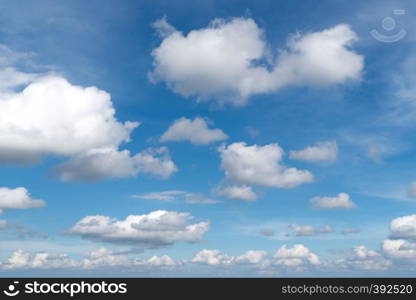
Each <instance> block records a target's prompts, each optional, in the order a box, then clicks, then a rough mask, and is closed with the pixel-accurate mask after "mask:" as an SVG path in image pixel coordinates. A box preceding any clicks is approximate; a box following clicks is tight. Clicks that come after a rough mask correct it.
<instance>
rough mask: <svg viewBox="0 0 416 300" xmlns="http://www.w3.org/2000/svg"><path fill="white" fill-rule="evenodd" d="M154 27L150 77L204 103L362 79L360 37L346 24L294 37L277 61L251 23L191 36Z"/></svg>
mask: <svg viewBox="0 0 416 300" xmlns="http://www.w3.org/2000/svg"><path fill="white" fill-rule="evenodd" d="M155 27H156V29H157V30H158V31H159V33H160V34H161V36H162V38H163V40H162V42H161V44H160V46H159V47H157V48H155V49H154V50H153V52H152V56H153V59H154V61H153V64H154V70H153V72H152V73H151V74H150V78H151V79H152V80H154V81H164V82H166V84H167V85H168V86H169V87H170V88H171V89H172V90H173V91H175V92H176V93H179V94H181V95H183V96H186V97H188V96H196V97H198V99H200V100H207V99H210V98H217V99H218V100H220V101H222V102H227V101H228V102H231V103H232V104H234V105H243V104H245V103H246V102H247V99H248V97H250V96H251V95H253V94H259V93H267V92H272V91H276V90H278V89H280V88H282V87H285V86H288V85H312V86H316V85H318V86H325V85H331V84H339V83H343V82H345V81H347V80H350V79H359V78H360V76H361V73H362V69H363V65H364V63H363V56H361V55H358V54H356V53H355V52H354V51H352V50H351V49H350V46H351V45H352V43H353V42H354V41H355V40H357V36H356V34H355V33H354V32H353V31H352V30H351V28H350V27H349V26H348V25H344V24H341V25H337V26H335V27H332V28H329V29H327V30H323V31H321V32H315V33H307V34H304V35H300V34H298V35H296V36H293V37H292V38H291V39H290V42H289V43H288V45H287V47H286V50H281V51H279V55H278V56H277V58H276V59H275V60H274V61H272V60H271V59H270V56H269V55H268V54H269V53H270V51H269V49H267V41H265V39H264V33H263V31H262V30H261V29H260V28H259V27H258V26H257V24H256V23H255V22H254V21H253V20H252V19H244V18H234V19H231V20H229V21H225V20H223V19H215V20H213V21H212V22H211V24H210V25H209V26H208V27H206V28H202V29H198V30H192V31H191V32H189V33H188V34H187V35H184V34H183V33H182V32H180V31H177V30H176V29H175V28H174V27H173V26H171V25H170V24H168V23H167V22H166V20H164V19H162V20H159V21H157V22H156V23H155ZM259 61H265V63H259ZM266 65H268V66H266Z"/></svg>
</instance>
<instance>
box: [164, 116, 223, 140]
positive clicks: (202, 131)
mask: <svg viewBox="0 0 416 300" xmlns="http://www.w3.org/2000/svg"><path fill="white" fill-rule="evenodd" d="M227 138H228V136H227V135H226V134H225V133H224V132H223V131H222V130H221V129H217V128H215V129H211V128H208V124H207V122H206V121H205V120H204V119H202V118H195V119H194V120H191V119H187V118H180V119H178V120H176V121H175V122H173V124H172V125H171V126H170V127H169V128H168V129H167V130H166V132H165V133H164V134H163V135H162V136H161V138H160V141H161V142H169V141H189V142H191V143H192V144H194V145H207V144H210V143H214V142H218V141H223V140H225V139H227Z"/></svg>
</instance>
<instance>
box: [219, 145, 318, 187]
mask: <svg viewBox="0 0 416 300" xmlns="http://www.w3.org/2000/svg"><path fill="white" fill-rule="evenodd" d="M219 152H220V153H221V167H222V169H223V170H224V171H225V175H226V177H227V178H228V179H229V180H231V181H233V182H236V183H241V184H254V185H262V186H269V187H277V188H293V187H295V186H297V185H300V184H303V183H310V182H312V181H313V176H312V174H311V173H310V172H309V171H307V170H298V169H296V168H287V167H285V166H283V165H281V164H280V162H281V160H282V158H283V149H282V148H280V147H279V145H277V144H269V145H265V146H258V145H252V146H247V145H246V144H245V143H242V142H241V143H233V144H230V145H228V146H223V147H220V148H219Z"/></svg>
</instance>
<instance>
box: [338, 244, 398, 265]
mask: <svg viewBox="0 0 416 300" xmlns="http://www.w3.org/2000/svg"><path fill="white" fill-rule="evenodd" d="M340 263H342V264H344V265H345V266H346V267H350V268H353V269H358V270H364V271H385V270H387V269H388V268H389V267H390V266H391V264H392V263H391V261H389V260H386V259H385V258H383V257H382V256H381V255H380V253H378V252H377V251H374V250H371V249H368V248H367V247H365V246H363V245H361V246H356V247H354V248H353V249H352V253H350V254H349V255H348V256H347V258H345V259H342V260H341V261H340Z"/></svg>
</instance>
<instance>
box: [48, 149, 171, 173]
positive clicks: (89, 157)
mask: <svg viewBox="0 0 416 300" xmlns="http://www.w3.org/2000/svg"><path fill="white" fill-rule="evenodd" d="M177 170H178V169H177V167H176V165H175V163H174V162H173V161H172V160H171V158H170V155H169V151H168V149H167V148H166V147H160V148H157V149H152V148H151V149H146V150H144V151H143V152H140V153H137V154H135V155H134V156H131V155H130V151H128V150H123V151H118V150H117V149H115V148H100V149H93V150H90V151H87V152H85V153H81V154H79V155H76V156H74V157H72V158H71V159H70V160H69V161H67V162H65V163H63V164H61V165H59V166H57V167H55V168H54V172H56V173H58V176H59V178H60V179H61V180H62V181H95V180H100V179H104V178H107V177H109V178H123V177H132V176H136V175H137V174H150V175H153V176H156V177H160V178H168V177H169V176H171V175H172V174H173V173H175V172H176V171H177Z"/></svg>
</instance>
